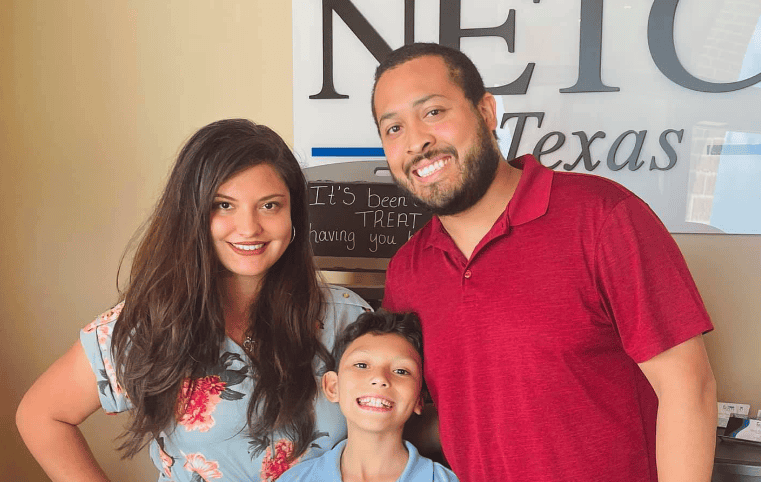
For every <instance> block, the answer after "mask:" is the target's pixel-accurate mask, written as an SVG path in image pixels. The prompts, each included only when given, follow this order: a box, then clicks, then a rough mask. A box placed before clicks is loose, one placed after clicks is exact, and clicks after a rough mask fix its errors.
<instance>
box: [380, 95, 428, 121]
mask: <svg viewBox="0 0 761 482" xmlns="http://www.w3.org/2000/svg"><path fill="white" fill-rule="evenodd" d="M434 97H443V96H442V95H441V94H431V95H426V96H425V97H421V98H419V99H416V100H415V101H414V102H412V107H420V106H421V105H422V104H425V103H426V102H428V101H429V100H431V99H432V98H434ZM395 115H396V112H387V113H385V114H383V115H382V116H380V118H378V124H381V123H382V122H383V121H384V120H386V119H389V118H391V117H394V116H395Z"/></svg>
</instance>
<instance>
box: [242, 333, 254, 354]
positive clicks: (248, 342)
mask: <svg viewBox="0 0 761 482" xmlns="http://www.w3.org/2000/svg"><path fill="white" fill-rule="evenodd" d="M243 349H244V350H246V351H253V350H254V340H252V339H251V337H250V336H247V337H246V339H245V340H243Z"/></svg>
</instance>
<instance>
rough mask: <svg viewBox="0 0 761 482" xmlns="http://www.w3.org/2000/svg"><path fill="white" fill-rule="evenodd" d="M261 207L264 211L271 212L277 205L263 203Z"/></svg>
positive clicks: (274, 203)
mask: <svg viewBox="0 0 761 482" xmlns="http://www.w3.org/2000/svg"><path fill="white" fill-rule="evenodd" d="M263 207H264V209H267V210H272V209H275V208H276V207H277V203H276V202H268V203H264V206H263Z"/></svg>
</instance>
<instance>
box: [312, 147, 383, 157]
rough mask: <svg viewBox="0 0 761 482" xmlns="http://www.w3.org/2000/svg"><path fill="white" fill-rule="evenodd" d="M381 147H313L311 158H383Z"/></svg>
mask: <svg viewBox="0 0 761 482" xmlns="http://www.w3.org/2000/svg"><path fill="white" fill-rule="evenodd" d="M385 156H386V155H385V154H384V153H383V148H382V147H313V148H312V157H385Z"/></svg>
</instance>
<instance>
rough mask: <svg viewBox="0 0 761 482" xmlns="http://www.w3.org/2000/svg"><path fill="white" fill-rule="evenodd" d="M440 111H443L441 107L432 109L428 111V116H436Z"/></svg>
mask: <svg viewBox="0 0 761 482" xmlns="http://www.w3.org/2000/svg"><path fill="white" fill-rule="evenodd" d="M440 113H441V109H431V110H429V111H428V112H427V113H426V116H428V117H431V116H436V115H439V114H440Z"/></svg>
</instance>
